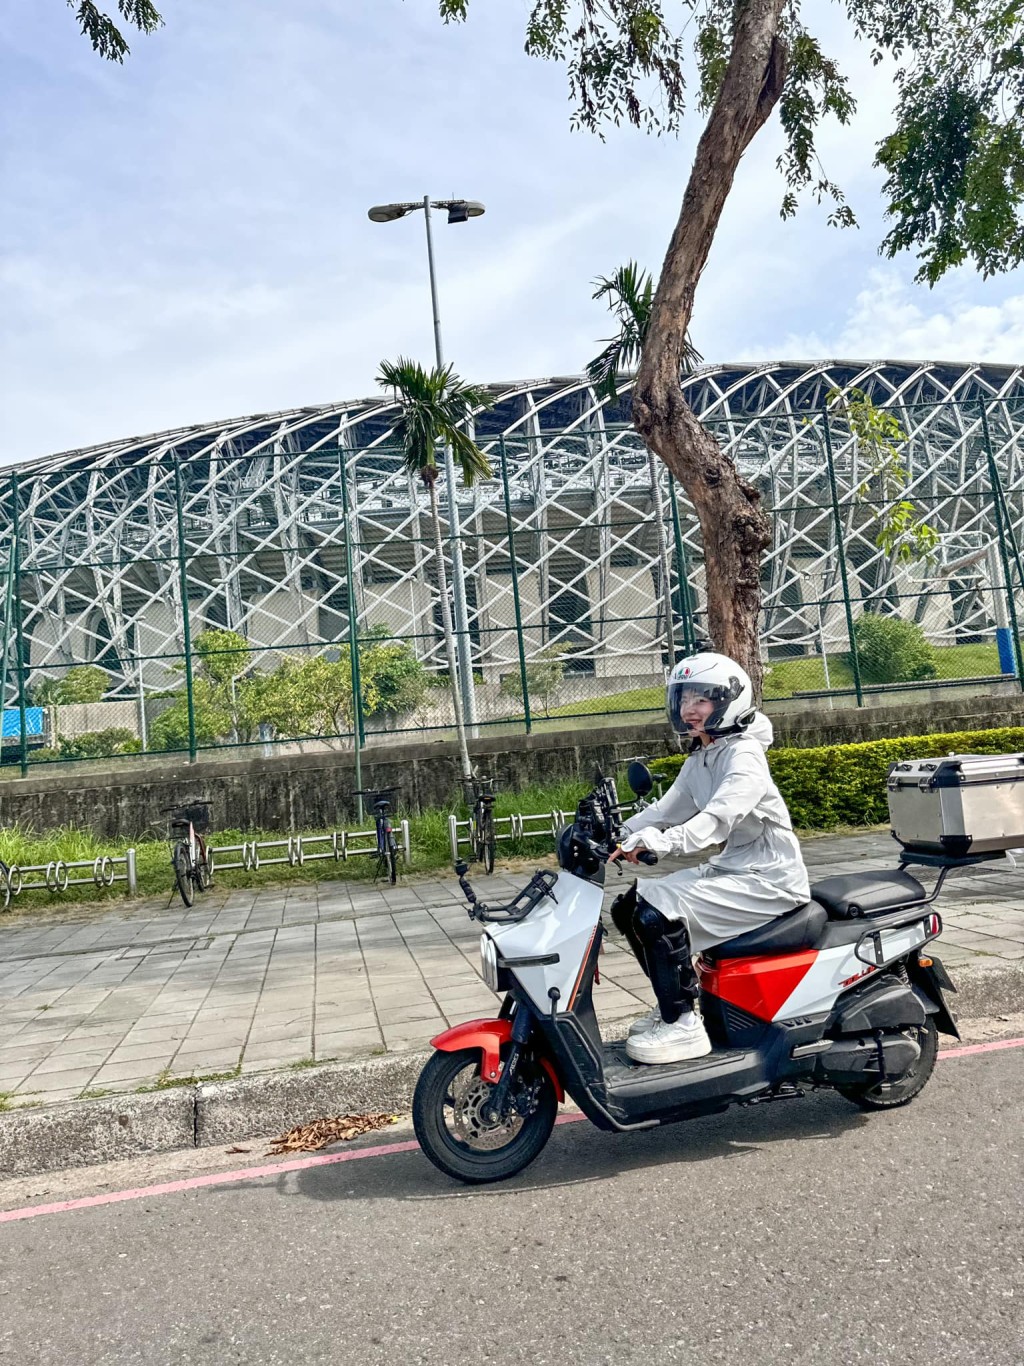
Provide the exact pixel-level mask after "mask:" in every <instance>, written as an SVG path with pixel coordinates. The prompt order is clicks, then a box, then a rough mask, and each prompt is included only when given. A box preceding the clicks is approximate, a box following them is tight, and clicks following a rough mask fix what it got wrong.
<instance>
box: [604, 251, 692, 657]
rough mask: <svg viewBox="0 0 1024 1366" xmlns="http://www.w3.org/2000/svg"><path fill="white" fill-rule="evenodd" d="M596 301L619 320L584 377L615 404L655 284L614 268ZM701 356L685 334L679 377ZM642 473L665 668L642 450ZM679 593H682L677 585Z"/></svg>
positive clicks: (630, 269)
mask: <svg viewBox="0 0 1024 1366" xmlns="http://www.w3.org/2000/svg"><path fill="white" fill-rule="evenodd" d="M594 283H595V285H596V286H597V288H596V289H595V290H594V294H593V297H594V298H595V299H607V301H608V308H609V310H610V311H611V312H612V313H614V314H615V316H616V318H617V319H618V322H619V331H618V334H617V335H616V336H614V337H610V338H609V339H608V340H607V341H605V343H604V350H603V351H602V352H601V353H600V355H597V356H595V357H594V359H593V360H592V361H591V362H590V364H589V365H588V366H587V375H588V376H589V378H590V381H591V383H592V384H593V386H594V390H595V392H596V393H597V395H598V397H599V398H607V399H611V400H612V402H614V401H615V400H616V399H617V398H618V396H619V385H618V381H619V376H620V374H622V373H623V372H624V371H628V370H634V369H635V368H636V367H637V365H639V363H640V357H641V356H642V355H643V349H644V345H645V344H646V342H647V330H648V328H649V327H650V322H651V309H652V307H653V304H654V281H653V279H652V278H651V274H650V272H649V271H646V270H641V269H640V267H639V266H638V265H637V263H636V262H635V261H627V262H626V264H625V265H624V266H619V268H618V270H616V271H615V273H614V274H613V275H609V276H602V277H601V278H600V279H599V280H595V281H594ZM703 359H704V357H703V356H702V355H701V354H700V352H699V351H698V350H697V348H696V347H695V346H693V345H692V344H691V342H690V338H689V336H688V335H687V337H686V340H685V343H684V347H683V367H684V373H687V372H689V371H690V370H692V369H694V368H695V367H696V366H698V365H699V364H700V363H701V361H702V360H703ZM647 469H648V473H649V474H650V478H651V496H652V499H653V503H654V516H655V521H656V524H657V537H658V558H659V561H660V564H661V591H662V595H663V598H664V612H665V645H666V648H667V650H668V662H669V668H671V667H672V665H673V664H674V663H675V662H676V642H675V627H674V624H673V620H672V618H673V606H672V579H671V573H670V563H669V553H668V533H667V532H666V530H665V514H664V509H663V507H662V502H661V483H660V481H659V479H658V464H657V457H656V456H655V454H654V452H653V451H652V450H651V449H650V447H648V448H647ZM680 591H681V592H683V593H685V591H686V590H685V587H684V586H683V585H682V584H681V585H680Z"/></svg>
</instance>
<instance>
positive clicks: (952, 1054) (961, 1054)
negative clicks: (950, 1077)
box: [939, 1039, 1024, 1058]
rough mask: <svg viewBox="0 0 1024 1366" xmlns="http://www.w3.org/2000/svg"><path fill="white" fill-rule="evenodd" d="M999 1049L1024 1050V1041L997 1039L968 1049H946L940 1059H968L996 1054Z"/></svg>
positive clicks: (970, 1046) (971, 1045)
mask: <svg viewBox="0 0 1024 1366" xmlns="http://www.w3.org/2000/svg"><path fill="white" fill-rule="evenodd" d="M997 1048H1024V1039H996V1040H995V1041H994V1042H992V1043H972V1044H970V1045H968V1047H966V1048H944V1049H943V1050H942V1051H941V1052H940V1054H939V1057H940V1058H966V1057H968V1056H969V1055H970V1054H971V1053H994V1052H995V1051H996V1049H997Z"/></svg>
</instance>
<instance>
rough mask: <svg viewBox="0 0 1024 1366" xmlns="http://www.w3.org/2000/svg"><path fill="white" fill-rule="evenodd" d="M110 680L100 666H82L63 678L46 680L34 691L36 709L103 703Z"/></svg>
mask: <svg viewBox="0 0 1024 1366" xmlns="http://www.w3.org/2000/svg"><path fill="white" fill-rule="evenodd" d="M109 686H110V680H109V678H108V677H107V674H106V671H105V670H104V669H101V668H100V667H99V665H98V664H80V665H79V666H78V667H77V668H74V669H68V671H67V673H66V674H64V676H63V678H45V679H44V680H43V681H42V683H39V684H37V685H36V687H35V688H33V689H32V705H33V706H35V707H63V706H68V705H70V704H72V703H75V702H102V701H103V698H104V695H105V694H106V691H107V688H108V687H109Z"/></svg>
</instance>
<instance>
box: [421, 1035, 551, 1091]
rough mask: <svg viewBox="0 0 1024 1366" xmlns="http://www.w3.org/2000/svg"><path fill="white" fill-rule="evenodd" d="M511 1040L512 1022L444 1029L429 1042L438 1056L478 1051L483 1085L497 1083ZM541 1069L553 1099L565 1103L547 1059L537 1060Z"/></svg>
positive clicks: (549, 1061)
mask: <svg viewBox="0 0 1024 1366" xmlns="http://www.w3.org/2000/svg"><path fill="white" fill-rule="evenodd" d="M511 1039H512V1021H511V1020H502V1019H488V1020H467V1021H466V1023H465V1024H460V1025H455V1026H454V1027H453V1028H452V1029H446V1030H445V1031H444V1033H443V1034H438V1036H437V1038H435V1039H431V1040H430V1044H431V1047H432V1048H436V1049H438V1050H439V1051H440V1052H441V1053H458V1052H459V1050H460V1049H463V1048H479V1050H480V1052H481V1053H482V1055H483V1057H482V1059H481V1063H480V1075H481V1076H482V1077H483V1078H484V1080H485V1081H497V1080H498V1076H499V1074H500V1072H501V1050H502V1048H503V1047H504V1045H505V1044H507V1043H509V1042H510V1041H511ZM539 1061H540V1065H541V1067H543V1069H544V1071H545V1072H546V1073H547V1074H548V1076H549V1077H550V1078H551V1084H552V1085H553V1086H554V1088H555V1095H556V1096H557V1097H558V1103H559V1105H561V1103H562V1101H564V1100H565V1087H564V1086H563V1085H562V1081H561V1078H560V1077H559V1075H558V1073H557V1072H556V1071H555V1068H554V1065H553V1064H552V1062H551V1060H550V1059H549V1058H543V1057H542V1058H540V1060H539Z"/></svg>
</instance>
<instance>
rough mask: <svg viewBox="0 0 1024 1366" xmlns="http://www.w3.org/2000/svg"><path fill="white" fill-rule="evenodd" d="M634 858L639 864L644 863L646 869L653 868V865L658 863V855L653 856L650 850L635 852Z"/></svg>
mask: <svg viewBox="0 0 1024 1366" xmlns="http://www.w3.org/2000/svg"><path fill="white" fill-rule="evenodd" d="M636 856H637V859H638V860H639V861H640V862H641V863H645V864H646V865H647V867H648V868H653V867H654V865H655V864H656V863H657V862H658V855H657V854H655V853H654V852H653V850H651V849H638V850H637V851H636Z"/></svg>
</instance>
